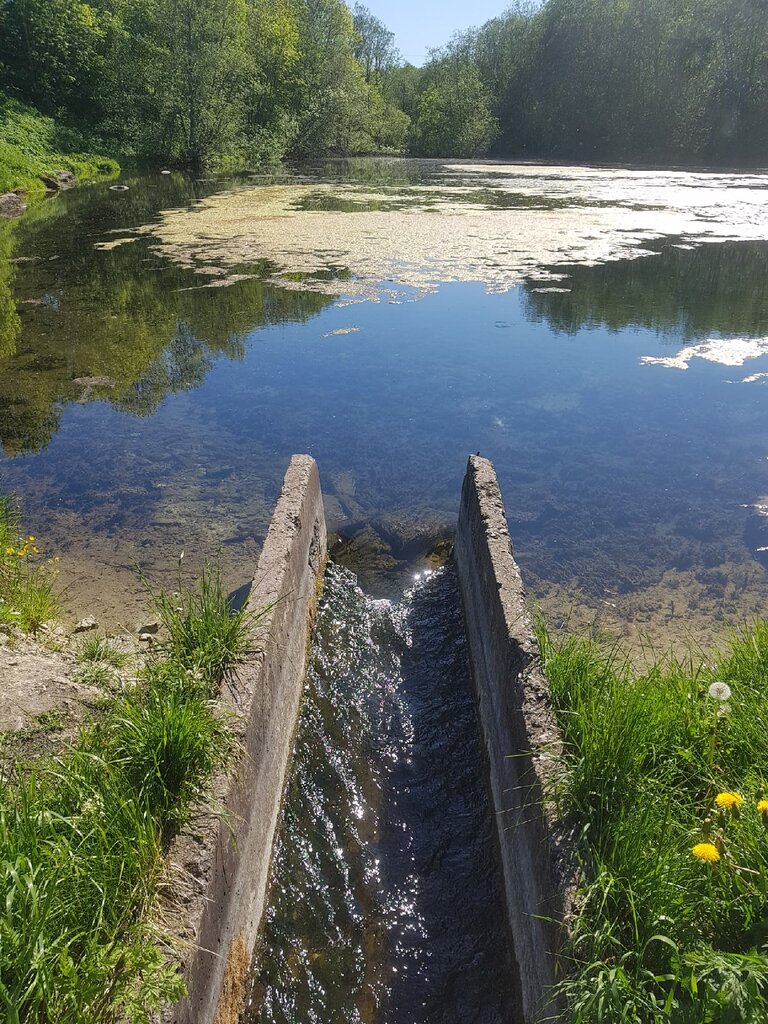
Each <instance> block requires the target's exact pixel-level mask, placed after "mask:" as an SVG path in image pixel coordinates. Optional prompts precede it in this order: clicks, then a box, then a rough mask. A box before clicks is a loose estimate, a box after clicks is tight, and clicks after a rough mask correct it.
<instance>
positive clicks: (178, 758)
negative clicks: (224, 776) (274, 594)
mask: <svg viewBox="0 0 768 1024" xmlns="http://www.w3.org/2000/svg"><path fill="white" fill-rule="evenodd" d="M206 579H207V580H208V582H205V580H204V581H203V582H202V584H201V585H200V586H198V587H197V588H196V589H195V590H193V591H187V590H182V591H181V593H180V594H179V595H176V597H175V598H174V601H176V604H174V605H173V609H178V608H182V609H185V613H184V622H185V636H186V637H187V639H188V643H187V644H186V645H185V646H184V647H183V648H180V647H179V646H178V645H177V644H176V642H175V641H174V639H173V637H174V632H173V630H174V629H175V628H177V626H178V615H179V614H181V613H179V612H178V611H174V613H173V614H171V613H170V610H169V609H170V605H169V604H168V605H167V604H166V602H165V600H164V599H163V600H161V601H160V602H159V604H160V606H161V608H164V609H166V611H167V612H168V614H167V615H164V616H163V618H164V625H165V627H166V629H167V631H168V634H169V636H170V637H171V640H170V641H169V643H168V644H167V645H166V646H165V647H164V648H161V649H159V650H158V653H157V654H156V655H154V656H153V657H151V658H150V660H149V661H148V663H147V665H146V666H145V668H144V669H143V670H142V671H141V673H140V676H139V680H138V683H137V684H136V685H135V686H134V687H132V688H131V689H129V690H128V691H127V692H125V693H124V694H123V695H122V696H121V697H120V698H119V699H118V700H117V702H116V704H115V705H114V706H113V708H112V709H111V710H110V711H109V712H108V713H107V714H105V715H104V716H103V717H101V718H100V719H99V721H98V722H97V723H96V724H93V725H90V726H89V727H87V728H85V729H84V730H83V731H82V732H81V734H80V737H79V739H78V741H77V743H76V745H75V746H74V748H73V749H72V750H70V751H68V752H67V753H65V754H63V755H61V756H58V757H55V758H51V759H47V760H37V761H35V762H34V763H32V764H22V765H19V766H17V768H16V769H15V771H14V773H13V775H12V776H11V777H8V778H4V779H2V780H0V884H1V885H2V891H3V894H4V900H3V901H0V1008H2V1009H0V1016H2V1013H3V1011H4V1013H5V1019H6V1020H7V1021H8V1024H21V1022H28V1024H48V1022H50V1021H56V1022H57V1024H112V1022H114V1024H117V1022H118V1021H119V1022H120V1024H148V1022H149V1020H150V1019H151V1017H152V1013H153V1012H154V1011H155V1010H157V1009H158V1008H159V1007H160V1006H162V1005H163V1004H164V1003H166V1002H168V1001H171V1000H175V999H177V998H179V996H180V995H181V994H182V990H183V985H182V981H181V979H180V977H179V976H178V974H177V972H176V970H175V969H174V968H173V967H172V966H171V962H170V960H169V958H168V957H167V955H166V950H165V948H164V938H163V936H162V935H161V934H159V932H158V930H157V928H156V926H155V924H154V923H153V919H154V916H155V915H154V914H153V908H154V907H155V904H156V901H157V896H158V889H159V886H160V883H161V880H162V877H163V867H164V853H165V850H166V849H167V845H168V843H169V841H170V839H171V838H172V837H173V835H174V834H175V833H176V832H177V831H178V829H179V827H180V826H181V825H183V824H184V823H185V822H186V821H187V820H188V819H189V816H190V814H191V812H192V809H193V807H194V806H195V805H196V804H197V803H198V802H199V801H200V800H201V799H202V798H204V796H205V793H206V790H207V786H208V784H209V781H210V778H211V775H212V773H213V772H214V771H215V770H216V768H217V767H218V766H219V765H221V764H222V762H223V761H224V759H225V758H226V756H227V752H228V749H229V740H228V734H227V728H226V723H225V721H224V720H223V719H222V715H221V712H220V709H219V707H218V704H217V701H216V700H215V695H217V694H218V688H219V685H220V683H221V680H222V677H223V675H224V673H226V672H227V671H228V670H230V669H231V668H233V667H234V666H235V665H236V664H237V662H238V661H239V660H241V659H242V657H243V656H244V653H245V651H246V649H247V648H248V644H249V640H248V631H249V628H250V626H251V621H252V620H251V617H249V616H248V615H246V614H245V613H234V614H230V612H229V609H228V607H227V603H226V599H225V598H224V599H222V597H221V594H220V586H217V585H211V581H214V580H215V581H217V580H218V574H215V573H213V574H212V573H210V572H209V573H208V574H207V576H206ZM225 619H226V622H225V621H224V620H225ZM212 623H217V624H218V627H217V629H216V630H214V631H212V629H211V625H212ZM233 623H234V624H235V625H233ZM119 653H120V652H116V651H114V650H112V649H111V646H110V645H109V644H108V642H107V641H102V640H99V639H96V638H94V639H88V640H86V641H84V642H83V644H82V646H81V649H80V660H81V663H82V664H83V666H84V667H90V668H94V667H95V668H98V667H102V668H105V667H108V666H115V664H116V662H117V661H119V660H120V659H119V657H116V656H117V655H119Z"/></svg>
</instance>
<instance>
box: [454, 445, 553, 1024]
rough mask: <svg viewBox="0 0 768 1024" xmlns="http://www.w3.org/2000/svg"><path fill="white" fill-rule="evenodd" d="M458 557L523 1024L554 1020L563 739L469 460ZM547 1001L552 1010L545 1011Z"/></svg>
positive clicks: (489, 484)
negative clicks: (557, 801) (554, 801)
mask: <svg viewBox="0 0 768 1024" xmlns="http://www.w3.org/2000/svg"><path fill="white" fill-rule="evenodd" d="M454 558H455V561H456V568H457V572H458V577H459V583H460V586H461V592H462V599H463V604H464V617H465V621H466V629H467V639H468V642H469V649H470V658H471V662H472V672H473V677H474V684H475V690H476V698H477V701H478V706H479V717H480V723H481V729H482V733H483V738H484V741H485V747H486V751H487V755H488V767H489V774H490V783H491V795H492V800H493V805H494V811H495V816H496V824H497V830H498V837H499V844H500V848H501V859H502V864H503V871H504V886H505V892H506V900H507V913H508V917H509V924H510V929H511V933H512V937H513V941H514V946H515V954H516V957H517V963H518V968H519V973H520V991H521V998H522V1004H523V1013H524V1016H525V1020H526V1022H531V1021H535V1020H537V1019H538V1017H539V1016H541V1017H551V1016H552V1015H556V1013H557V1009H558V1008H557V1007H556V1006H555V1005H553V1004H552V1003H551V992H550V991H549V989H550V986H551V985H552V983H553V981H554V977H555V962H556V951H557V949H558V948H559V945H560V943H561V938H562V933H563V929H562V927H560V926H559V925H558V924H557V923H553V922H550V921H547V920H545V919H546V918H552V919H554V922H559V921H563V920H564V919H565V918H566V917H567V915H568V912H569V903H570V893H571V891H572V889H571V866H570V863H569V858H568V856H567V852H568V845H569V844H568V841H567V836H564V835H563V831H564V830H563V828H562V826H561V824H560V823H559V822H558V821H557V819H556V817H555V814H554V810H553V808H552V805H551V803H550V802H549V801H548V800H547V799H546V796H547V794H548V793H551V785H552V782H553V781H554V779H555V778H556V773H557V771H558V766H559V756H560V753H561V741H560V735H559V732H558V729H557V724H556V722H555V719H554V715H553V712H552V708H551V701H550V694H549V687H548V685H547V681H546V679H545V678H544V675H543V672H542V670H541V659H540V654H539V649H538V643H537V641H536V636H535V634H534V632H533V628H532V624H531V619H530V616H529V613H528V610H527V607H526V598H525V591H524V588H523V583H522V580H521V578H520V572H519V570H518V567H517V564H516V563H515V560H514V557H513V554H512V542H511V540H510V536H509V531H508V529H507V523H506V517H505V514H504V504H503V502H502V499H501V493H500V491H499V485H498V483H497V481H496V474H495V472H494V469H493V465H492V464H491V463H490V462H489V461H488V460H487V459H482V458H479V457H477V456H471V457H470V459H469V465H468V467H467V473H466V476H465V478H464V486H463V489H462V496H461V510H460V512H459V522H458V527H457V533H456V541H455V547H454ZM548 1003H549V1005H547V1004H548Z"/></svg>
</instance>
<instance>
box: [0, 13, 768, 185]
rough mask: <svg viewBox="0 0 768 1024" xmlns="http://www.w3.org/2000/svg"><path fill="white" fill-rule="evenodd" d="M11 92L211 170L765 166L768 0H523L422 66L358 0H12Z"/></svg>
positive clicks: (6, 61) (1, 53)
mask: <svg viewBox="0 0 768 1024" xmlns="http://www.w3.org/2000/svg"><path fill="white" fill-rule="evenodd" d="M0 92H3V93H5V94H6V95H8V96H11V97H15V98H17V99H20V100H23V101H25V102H27V103H30V104H32V105H33V106H34V107H36V108H37V109H38V110H40V111H42V112H43V113H45V114H47V115H50V116H54V117H56V118H59V119H61V120H62V121H63V122H64V123H66V124H68V125H69V126H70V127H76V128H78V129H80V130H81V131H83V132H84V133H85V136H86V137H87V138H94V137H95V138H96V139H97V140H104V143H105V145H107V146H111V147H112V149H113V150H114V151H117V152H125V153H134V154H136V155H137V156H139V157H151V158H153V159H162V160H166V161H169V162H171V161H173V162H175V163H177V164H186V165H188V166H191V167H196V168H200V167H202V166H205V165H206V164H209V163H211V162H218V163H221V162H222V161H224V162H226V161H227V160H229V161H231V162H233V163H237V162H239V163H246V162H251V163H253V162H257V161H261V160H264V159H267V158H279V157H282V156H284V155H286V154H288V155H291V156H296V157H305V156H322V155H326V154H348V153H371V152H410V153H413V154H415V155H419V156H476V155H503V156H520V155H525V156H531V157H551V158H559V159H583V160H617V161H619V160H625V161H626V160H637V161H646V162H648V161H658V162H669V161H673V162H680V163H689V164H691V163H713V162H716V163H731V164H759V163H765V162H766V161H767V160H768V0H726V2H724V0H544V2H535V0H530V2H527V0H518V2H517V3H516V5H515V6H513V7H511V8H509V9H508V10H506V11H505V12H504V13H502V14H500V15H499V16H498V17H497V18H494V19H492V20H491V21H489V22H487V23H486V24H485V25H483V26H482V27H480V28H478V29H469V30H467V31H465V32H461V33H459V34H457V35H456V36H455V37H454V38H453V39H452V40H451V41H450V42H449V44H448V45H446V46H445V47H442V48H441V49H439V50H434V51H431V52H430V56H429V59H428V61H427V62H426V64H425V65H424V67H421V68H418V67H414V66H413V65H411V64H407V63H404V62H403V61H402V60H401V58H400V56H399V54H398V51H397V49H396V48H395V46H394V39H393V35H392V33H391V32H390V31H389V30H388V29H387V28H386V26H385V25H384V24H383V23H382V22H381V21H380V20H379V19H378V18H376V17H375V16H374V15H373V14H372V13H371V12H370V11H369V10H368V9H367V8H365V7H364V6H361V5H359V4H358V5H357V6H355V8H354V9H352V10H350V8H349V7H347V5H346V4H345V3H344V2H343V0H87V2H86V0H0Z"/></svg>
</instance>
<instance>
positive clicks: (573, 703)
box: [539, 622, 768, 1024]
mask: <svg viewBox="0 0 768 1024" xmlns="http://www.w3.org/2000/svg"><path fill="white" fill-rule="evenodd" d="M539 639H540V643H541V647H542V653H543V656H544V660H545V665H546V672H547V676H548V679H549V681H550V686H551V689H552V696H553V700H554V704H555V708H556V712H557V715H558V719H559V722H560V726H561V729H562V732H563V735H564V739H565V766H566V775H565V779H564V781H563V785H562V789H561V790H560V792H559V793H558V799H559V800H560V801H561V802H562V806H563V809H564V810H565V811H567V812H569V813H571V814H572V816H573V820H574V821H575V822H576V823H577V826H576V827H577V840H576V842H577V852H578V857H579V861H580V864H581V868H582V876H583V886H582V889H581V892H580V895H579V903H578V914H577V918H576V920H575V923H574V926H573V929H572V933H571V937H570V940H569V943H568V946H567V950H566V956H567V957H568V958H570V972H569V973H568V976H567V977H565V978H564V979H563V980H562V981H561V983H560V985H559V991H560V993H561V994H562V995H563V996H564V998H565V999H566V1001H567V1006H568V1009H569V1019H570V1020H571V1021H572V1022H573V1024H598V1022H599V1024H606V1022H617V1024H618V1022H619V1021H621V1022H625V1021H631V1022H636V1024H649V1022H651V1021H659V1020H667V1021H670V1022H672V1024H701V1022H704V1021H707V1022H717V1024H723V1022H725V1021H733V1022H743V1024H747V1022H750V1021H757V1020H762V1019H765V1015H766V1011H767V1010H768V950H766V946H765V921H766V919H767V917H768V843H767V842H766V819H765V814H766V813H767V812H768V800H766V799H765V797H764V794H765V792H766V791H767V790H768V701H767V700H766V697H768V682H766V680H768V623H766V622H756V623H754V624H753V625H752V626H750V627H749V628H747V629H745V630H744V631H743V632H742V633H740V634H738V635H734V636H733V637H732V638H731V641H730V643H729V645H728V646H727V648H725V649H724V651H722V652H721V653H719V654H717V655H716V656H714V658H708V659H707V660H706V662H701V661H700V660H699V659H698V658H697V657H696V656H694V654H691V655H690V656H689V657H688V658H687V659H683V660H672V659H662V660H657V661H656V662H654V663H653V664H651V665H650V666H649V667H648V668H647V669H646V670H645V671H644V672H643V673H642V674H640V675H638V674H636V673H635V672H634V671H633V669H632V667H631V665H630V664H629V661H628V660H627V658H626V657H624V656H623V655H622V653H621V651H620V650H619V649H618V648H616V647H612V648H611V647H607V646H605V645H604V644H602V643H600V642H599V641H597V640H594V639H592V638H587V639H584V638H576V637H567V638H564V639H554V638H553V637H552V636H551V635H550V634H549V633H548V632H547V630H546V628H545V627H543V626H540V627H539ZM725 701H727V704H726V703H725ZM713 705H714V713H713ZM726 707H727V709H728V711H727V714H725V715H723V714H721V713H719V712H721V711H722V709H723V708H726Z"/></svg>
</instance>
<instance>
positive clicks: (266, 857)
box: [164, 455, 326, 1024]
mask: <svg viewBox="0 0 768 1024" xmlns="http://www.w3.org/2000/svg"><path fill="white" fill-rule="evenodd" d="M325 561H326V531H325V517H324V514H323V500H322V495H321V492H320V481H319V477H318V472H317V466H316V465H315V462H314V460H313V459H311V458H310V457H309V456H307V455H295V456H294V457H293V458H292V459H291V463H290V466H289V467H288V472H287V473H286V476H285V481H284V483H283V490H282V493H281V495H280V498H279V500H278V502H277V506H276V508H275V512H274V515H273V517H272V523H271V525H270V528H269V533H268V534H267V538H266V541H265V543H264V549H263V551H262V553H261V557H260V559H259V564H258V569H257V571H256V576H255V579H254V582H253V588H252V591H251V596H250V599H249V607H250V608H252V609H255V610H258V609H265V608H266V609H268V610H267V612H266V613H265V614H264V615H263V617H262V618H261V620H260V622H259V629H258V647H259V653H257V654H254V656H253V658H252V659H250V660H249V662H248V663H247V664H246V665H244V666H242V667H241V668H240V670H239V671H238V674H237V677H236V678H232V679H229V680H227V682H226V684H225V686H224V688H223V694H222V699H223V701H224V704H225V706H226V707H227V708H228V709H229V710H231V711H232V712H233V713H234V715H236V716H237V717H236V720H235V722H236V725H235V732H236V740H237V742H238V743H239V744H240V745H241V747H242V754H241V755H240V756H239V757H238V758H237V760H236V763H235V764H234V765H233V767H232V768H231V770H230V771H229V773H228V774H227V776H226V777H222V778H221V779H219V780H218V783H217V785H216V789H215V793H214V805H215V806H218V807H220V808H221V809H222V810H223V812H224V814H223V816H222V815H216V816H207V817H206V818H205V819H204V820H203V821H202V822H199V823H196V824H195V825H194V827H193V828H190V829H187V830H186V832H185V834H184V835H182V836H180V837H179V839H178V840H177V842H176V843H175V844H174V847H173V849H172V851H171V856H170V861H171V877H172V882H171V888H172V895H173V898H174V901H176V902H177V904H178V901H179V900H181V901H182V910H181V912H179V911H178V910H175V911H173V914H172V917H173V920H172V928H173V930H174V931H175V932H176V933H177V934H178V935H179V936H180V937H181V938H182V940H183V941H185V942H187V943H189V946H188V953H187V956H186V957H185V963H184V974H185V978H186V981H187V985H188V988H189V995H188V997H187V998H186V999H184V1000H182V1002H181V1003H179V1004H178V1005H177V1006H175V1007H173V1008H172V1010H170V1011H169V1012H168V1013H167V1014H166V1015H165V1018H164V1019H165V1021H167V1022H173V1024H235V1022H236V1021H237V1017H238V1013H239V1011H240V1009H241V1006H242V1003H243V999H244V997H245V992H246V987H247V982H248V975H249V968H250V959H251V955H252V952H253V948H254V943H255V941H256V937H257V933H258V930H259V926H260V923H261V919H262V915H263V912H264V903H265V897H266V890H267V883H268V878H269V864H270V859H271V854H272V844H273V840H274V836H275V831H276V828H277V824H278V819H279V815H280V809H281V804H282V798H283V789H284V786H285V780H286V774H287V770H288V766H289V762H290V758H291V754H292V751H293V742H294V734H295V730H296V724H297V719H298V713H299V706H300V702H301V693H302V687H303V681H304V672H305V667H306V659H307V651H308V638H309V633H310V627H311V623H312V619H313V616H314V612H315V608H316V604H317V595H318V592H319V586H320V580H321V578H322V573H323V569H324V567H325Z"/></svg>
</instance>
